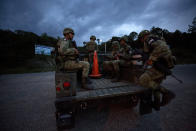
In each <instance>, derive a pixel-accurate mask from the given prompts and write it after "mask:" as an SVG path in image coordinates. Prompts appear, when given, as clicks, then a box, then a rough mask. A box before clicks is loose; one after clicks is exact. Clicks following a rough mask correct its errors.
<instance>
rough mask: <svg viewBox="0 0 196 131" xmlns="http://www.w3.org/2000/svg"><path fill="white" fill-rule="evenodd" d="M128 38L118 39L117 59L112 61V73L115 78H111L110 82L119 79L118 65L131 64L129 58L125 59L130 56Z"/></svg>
mask: <svg viewBox="0 0 196 131" xmlns="http://www.w3.org/2000/svg"><path fill="white" fill-rule="evenodd" d="M127 42H128V39H127V37H122V38H121V39H120V45H121V48H120V51H119V53H118V54H117V56H118V58H119V59H118V60H114V61H113V62H112V63H113V67H114V73H115V76H116V78H115V79H114V80H112V82H118V81H119V80H120V68H119V66H120V65H129V64H131V61H130V60H126V59H127V58H130V57H131V47H130V46H129V45H128V44H127Z"/></svg>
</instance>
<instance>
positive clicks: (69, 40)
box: [57, 28, 90, 89]
mask: <svg viewBox="0 0 196 131" xmlns="http://www.w3.org/2000/svg"><path fill="white" fill-rule="evenodd" d="M63 35H64V36H65V37H64V39H61V40H59V41H58V43H57V46H58V54H59V55H58V56H57V59H58V61H60V64H59V68H60V69H64V70H75V69H82V88H84V89H90V88H88V87H87V84H86V83H87V77H88V73H89V63H88V62H85V61H79V60H77V58H78V56H79V52H78V50H77V46H76V43H75V41H73V37H74V31H73V29H71V28H65V29H64V31H63Z"/></svg>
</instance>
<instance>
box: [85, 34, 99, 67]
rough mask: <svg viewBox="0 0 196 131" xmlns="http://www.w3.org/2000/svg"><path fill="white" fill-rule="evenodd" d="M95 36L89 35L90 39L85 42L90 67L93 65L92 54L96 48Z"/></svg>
mask: <svg viewBox="0 0 196 131" xmlns="http://www.w3.org/2000/svg"><path fill="white" fill-rule="evenodd" d="M95 40H96V37H95V36H94V35H92V36H91V37H90V41H89V42H87V43H86V50H87V52H88V61H89V63H90V67H92V65H93V56H94V51H95V50H97V43H96V42H95Z"/></svg>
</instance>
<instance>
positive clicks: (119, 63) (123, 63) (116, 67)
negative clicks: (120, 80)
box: [112, 60, 131, 72]
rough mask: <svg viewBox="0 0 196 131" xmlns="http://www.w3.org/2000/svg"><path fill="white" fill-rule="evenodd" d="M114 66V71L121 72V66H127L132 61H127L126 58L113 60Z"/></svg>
mask: <svg viewBox="0 0 196 131" xmlns="http://www.w3.org/2000/svg"><path fill="white" fill-rule="evenodd" d="M112 64H113V67H114V71H115V72H119V71H120V66H126V65H130V64H131V61H125V60H113V61H112Z"/></svg>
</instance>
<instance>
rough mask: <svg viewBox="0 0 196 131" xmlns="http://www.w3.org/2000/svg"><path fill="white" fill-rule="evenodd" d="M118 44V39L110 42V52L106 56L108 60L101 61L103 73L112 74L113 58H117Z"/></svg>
mask: <svg viewBox="0 0 196 131" xmlns="http://www.w3.org/2000/svg"><path fill="white" fill-rule="evenodd" d="M119 49H120V45H119V42H118V41H113V42H112V54H111V56H108V58H109V59H110V61H104V62H103V71H104V73H105V74H109V75H110V74H112V75H113V72H114V70H113V62H114V60H117V59H119V58H118V56H117V54H118V53H119Z"/></svg>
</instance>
